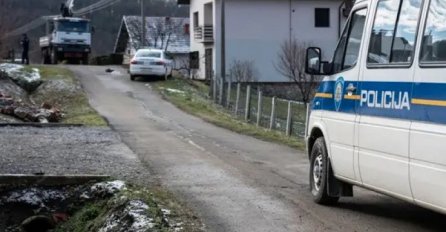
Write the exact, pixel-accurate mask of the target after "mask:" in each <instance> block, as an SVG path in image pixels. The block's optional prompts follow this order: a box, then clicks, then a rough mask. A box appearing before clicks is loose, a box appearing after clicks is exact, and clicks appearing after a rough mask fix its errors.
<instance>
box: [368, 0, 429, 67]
mask: <svg viewBox="0 0 446 232" xmlns="http://www.w3.org/2000/svg"><path fill="white" fill-rule="evenodd" d="M421 2H422V0H380V1H379V3H378V8H377V11H376V16H375V20H374V23H373V30H372V35H371V38H370V45H369V52H368V58H367V64H369V65H370V64H372V65H373V64H390V63H410V62H411V61H412V59H413V53H414V48H415V39H416V31H417V27H418V18H419V15H420V9H421Z"/></svg>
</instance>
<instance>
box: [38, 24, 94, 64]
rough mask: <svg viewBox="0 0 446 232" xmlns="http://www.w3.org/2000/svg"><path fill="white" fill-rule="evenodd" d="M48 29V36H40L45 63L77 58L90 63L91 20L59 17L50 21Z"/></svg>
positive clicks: (84, 62) (76, 59) (79, 60)
mask: <svg viewBox="0 0 446 232" xmlns="http://www.w3.org/2000/svg"><path fill="white" fill-rule="evenodd" d="M47 31H48V33H47V36H45V37H42V38H40V47H41V49H42V58H43V60H44V63H51V64H57V63H58V62H60V61H63V60H75V61H78V62H81V63H83V64H88V58H89V54H90V52H91V25H90V21H89V20H87V19H81V18H72V17H57V18H54V19H52V20H50V21H49V22H48V25H47Z"/></svg>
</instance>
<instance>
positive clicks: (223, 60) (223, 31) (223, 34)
mask: <svg viewBox="0 0 446 232" xmlns="http://www.w3.org/2000/svg"><path fill="white" fill-rule="evenodd" d="M225 11H226V9H225V0H221V73H220V74H221V85H223V88H221V90H222V91H221V93H220V101H221V102H220V104H224V102H223V96H224V89H225V88H224V84H225V80H226V26H225V25H226V22H225V20H226V19H225V18H226V15H225Z"/></svg>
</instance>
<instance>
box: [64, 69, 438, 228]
mask: <svg viewBox="0 0 446 232" xmlns="http://www.w3.org/2000/svg"><path fill="white" fill-rule="evenodd" d="M70 68H71V69H72V70H73V71H74V72H75V73H76V74H77V76H78V77H79V78H80V80H81V82H82V84H83V86H84V87H85V89H86V91H87V93H88V95H89V97H90V99H91V103H92V105H93V106H94V107H95V108H96V109H97V110H98V111H99V112H100V113H101V114H102V115H103V116H105V117H106V118H107V119H108V120H109V122H110V125H111V126H112V127H113V128H114V129H115V130H116V131H117V132H118V133H119V134H120V135H121V137H122V139H123V141H124V142H125V143H127V145H128V146H129V147H130V148H131V149H132V150H133V151H134V152H135V153H136V154H138V156H139V158H140V159H141V160H142V161H143V162H144V164H145V165H146V166H147V168H148V169H150V170H151V171H153V172H154V173H156V178H157V181H159V182H160V183H162V184H163V185H164V186H166V187H167V188H169V189H170V190H171V191H173V192H174V193H175V194H176V195H177V196H179V197H180V198H181V199H183V200H184V201H185V202H187V203H188V205H189V206H191V207H192V208H193V209H194V210H195V211H196V212H197V213H198V214H199V215H200V216H201V217H202V218H203V220H204V222H205V223H206V226H207V228H206V230H208V231H380V232H384V231H404V232H409V231H444V228H446V220H445V219H446V217H445V216H442V215H439V214H436V213H433V212H430V211H428V210H424V209H421V208H418V207H416V206H413V205H410V204H407V203H404V202H401V201H398V200H394V199H392V198H389V197H386V196H382V195H379V194H375V193H371V192H368V191H365V190H361V189H355V191H356V192H355V194H356V197H355V198H347V199H342V200H341V202H340V204H339V205H337V206H336V207H322V206H318V205H315V204H313V203H312V201H311V197H310V195H309V192H308V185H307V182H308V181H307V179H308V177H307V175H308V174H307V172H308V161H307V158H306V155H305V154H304V153H302V152H299V151H297V150H294V149H291V148H288V147H285V146H280V145H276V144H273V143H268V142H263V141H259V140H257V139H254V138H251V137H247V136H243V135H239V134H236V133H233V132H230V131H228V130H225V129H221V128H218V127H215V126H213V125H210V124H208V123H206V122H203V121H202V120H200V119H197V118H195V117H192V116H190V115H188V114H185V113H183V112H182V111H180V110H178V109H177V108H175V107H174V106H173V105H171V104H170V103H167V102H165V101H163V100H162V99H161V98H160V96H159V95H158V94H156V93H155V91H154V90H152V89H151V88H150V82H130V81H129V79H128V77H127V75H126V72H125V70H122V69H120V68H118V67H113V68H114V69H115V70H116V72H115V73H114V74H106V73H105V71H104V70H105V68H104V67H85V66H70Z"/></svg>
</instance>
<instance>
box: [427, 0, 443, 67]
mask: <svg viewBox="0 0 446 232" xmlns="http://www.w3.org/2000/svg"><path fill="white" fill-rule="evenodd" d="M445 22H446V0H432V1H431V3H430V6H429V13H428V17H427V22H426V28H425V29H424V35H423V42H422V49H421V62H445V61H446V23H445Z"/></svg>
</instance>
